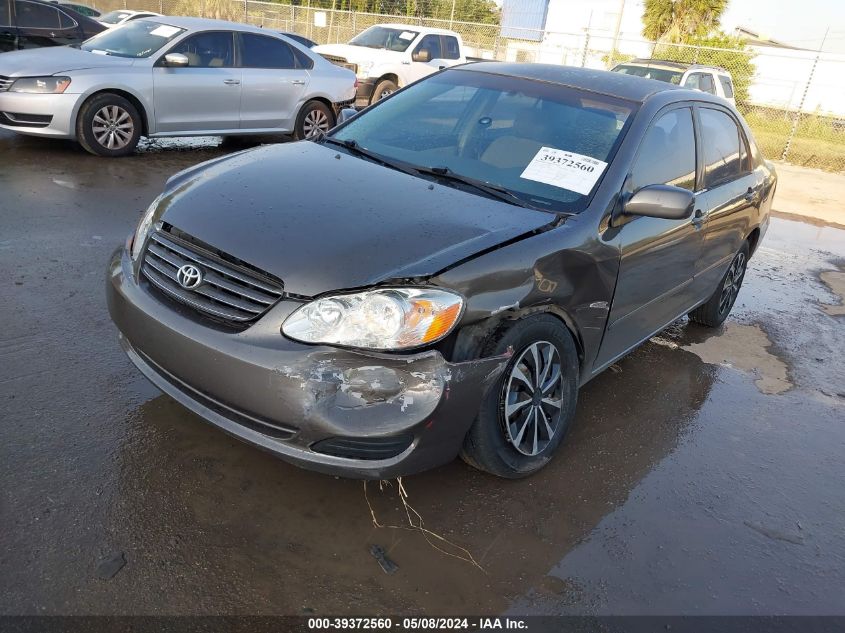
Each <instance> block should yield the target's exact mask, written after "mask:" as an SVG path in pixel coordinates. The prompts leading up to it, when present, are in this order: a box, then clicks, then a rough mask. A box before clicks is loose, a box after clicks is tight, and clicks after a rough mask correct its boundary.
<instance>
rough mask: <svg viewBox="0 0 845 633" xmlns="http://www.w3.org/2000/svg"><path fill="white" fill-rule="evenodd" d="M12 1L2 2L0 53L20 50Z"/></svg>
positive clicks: (0, 0)
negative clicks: (13, 19)
mask: <svg viewBox="0 0 845 633" xmlns="http://www.w3.org/2000/svg"><path fill="white" fill-rule="evenodd" d="M10 2H11V0H0V53H4V52H6V51H13V50H16V49H17V48H18V30H17V28H15V27H14V26H12V11H11V7H10V6H9V3H10Z"/></svg>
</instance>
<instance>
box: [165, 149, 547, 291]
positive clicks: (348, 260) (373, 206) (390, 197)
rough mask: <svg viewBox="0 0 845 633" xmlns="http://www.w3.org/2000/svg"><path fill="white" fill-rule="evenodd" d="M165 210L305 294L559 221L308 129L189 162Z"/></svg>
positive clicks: (431, 269)
mask: <svg viewBox="0 0 845 633" xmlns="http://www.w3.org/2000/svg"><path fill="white" fill-rule="evenodd" d="M156 215H157V219H159V220H162V221H163V222H165V223H167V224H170V225H172V226H174V227H176V228H177V229H180V230H181V231H184V232H186V233H188V234H190V235H191V236H193V237H194V238H197V239H199V240H201V241H203V242H205V243H206V244H208V245H210V246H212V247H214V248H216V249H219V250H220V251H223V252H224V253H227V254H228V255H231V256H233V257H236V258H238V259H240V260H242V261H244V262H246V263H248V264H250V265H252V266H254V267H256V268H259V269H261V270H264V271H266V272H268V273H270V274H272V275H274V276H276V277H278V278H280V279H281V280H282V281H283V282H284V284H285V290H286V291H287V292H289V293H292V294H298V295H304V296H315V295H318V294H321V293H325V292H329V291H332V290H341V289H348V288H360V287H364V286H369V285H372V284H376V283H379V282H381V281H385V280H391V279H401V278H408V277H427V276H430V275H433V274H435V273H437V272H439V271H441V270H443V269H444V268H446V267H448V266H449V265H451V264H454V263H455V262H458V261H460V260H462V259H465V258H468V257H471V256H473V255H475V254H478V253H479V252H481V251H484V250H487V249H489V248H492V247H495V246H497V245H499V244H501V243H503V242H506V241H509V240H513V239H515V238H518V237H520V236H523V235H525V234H527V233H530V232H532V231H535V230H537V229H539V228H541V227H544V226H547V225H550V224H553V223H555V222H557V221H558V217H557V216H556V215H553V214H550V213H545V212H543V211H535V210H533V209H526V208H522V207H518V206H514V205H510V204H506V203H504V202H500V201H498V200H494V199H491V198H486V197H482V196H478V195H475V194H472V193H468V192H466V191H462V190H458V189H454V188H452V187H448V186H443V185H438V184H434V183H433V182H431V181H429V180H426V179H422V178H417V177H414V176H410V175H408V174H405V173H402V172H398V171H396V170H393V169H390V168H387V167H383V166H381V165H378V164H376V163H373V162H371V161H369V160H366V159H362V158H358V157H355V156H351V155H349V154H346V153H344V152H342V151H337V150H336V149H334V148H332V147H330V146H324V145H318V144H316V143H311V142H308V141H303V142H299V143H288V144H284V145H270V146H265V147H261V148H257V149H254V150H247V151H245V152H241V153H238V154H233V155H230V156H227V157H224V158H222V159H216V160H215V161H212V162H210V163H206V164H203V165H199V166H197V167H195V168H192V169H189V170H186V171H184V172H181V173H180V174H177V175H176V176H174V177H173V178H171V180H170V181H168V186H167V189H166V190H165V193H164V194H163V196H162V199H161V202H160V203H159V207H158V210H157V212H156Z"/></svg>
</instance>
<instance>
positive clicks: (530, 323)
mask: <svg viewBox="0 0 845 633" xmlns="http://www.w3.org/2000/svg"><path fill="white" fill-rule="evenodd" d="M509 348H512V349H513V350H514V354H513V357H512V358H511V361H510V362H509V363H508V365H507V367H506V368H505V371H504V372H503V374H502V377H501V378H500V379H499V382H498V384H497V385H496V386H495V387H493V388H491V389H490V390H489V391H488V393H487V394H486V395H485V397H484V399H483V400H482V402H481V407H480V409H479V411H478V416H477V418H476V420H475V422H474V423H473V425H472V427H471V428H470V430H469V432H468V433H467V436H466V438H465V439H464V445H463V448H462V449H461V457H462V458H463V459H464V461H466V462H467V463H468V464H470V465H471V466H474V467H476V468H478V469H480V470H484V471H486V472H488V473H491V474H493V475H497V476H499V477H507V478H510V479H516V478H519V477H526V476H528V475H531V474H533V473H535V472H537V471H538V470H540V469H541V468H542V467H543V466H545V465H546V464H547V463H548V462H549V460H550V459H551V457H552V455H553V454H554V452H555V450H556V449H557V447H558V446H559V445H560V443H561V441H562V440H563V438H564V437H565V436H566V433H567V432H568V431H569V427H570V426H571V423H572V419H573V417H574V414H575V403H576V400H577V394H578V354H577V351H576V349H575V343H574V342H573V340H572V336H571V335H570V333H569V330H567V329H566V326H564V325H563V323H561V322H560V321H559V320H558V319H557V318H555V317H553V316H551V315H537V316H532V317H526V318H524V319H521V320H519V321H517V322H515V323H514V324H513V325H512V326H511V327H510V328H509V329H507V330H506V331H504V332H500V333H499V334H498V335H496V336H494V338H493V339H491V341H489V342H488V343H487V345H486V346H485V349H484V350H483V355H484V356H493V355H497V354H504V353H505V352H506V351H507V350H508V349H509Z"/></svg>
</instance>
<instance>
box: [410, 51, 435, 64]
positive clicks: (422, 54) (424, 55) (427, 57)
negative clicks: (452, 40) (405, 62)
mask: <svg viewBox="0 0 845 633" xmlns="http://www.w3.org/2000/svg"><path fill="white" fill-rule="evenodd" d="M411 59H413V60H414V61H415V62H422V63H423V64H425V63H427V62H430V61H431V53H429V52H428V49H427V48H423V49H421V50H418V51H416V52H414V54H413V55H411Z"/></svg>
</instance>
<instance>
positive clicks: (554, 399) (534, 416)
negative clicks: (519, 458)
mask: <svg viewBox="0 0 845 633" xmlns="http://www.w3.org/2000/svg"><path fill="white" fill-rule="evenodd" d="M502 395H503V398H502V419H503V422H504V427H505V434H506V436H507V440H508V441H509V442H510V443H511V445H513V447H514V448H515V449H516V450H517V451H519V452H520V453H522V454H523V455H528V456H534V455H538V454H539V453H541V452H543V450H544V449H545V448H546V446H548V444H549V442H550V441H551V440H552V438H553V437H554V435H555V433H556V432H557V431H558V427H559V425H560V417H561V415H560V414H561V410H562V409H561V406H562V398H563V374H562V373H561V362H560V353H559V352H558V350H557V347H555V346H554V345H553V344H552V343H549V342H548V341H539V342H537V343H533V344H531V345H529V346H528V347H527V348H526V349H525V350H524V351H523V352H522V354H520V356H519V358H517V360H516V363H514V364H513V367H512V369H511V372H510V375H509V376H508V379H507V381H506V382H505V385H504V391H503V394H502Z"/></svg>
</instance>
